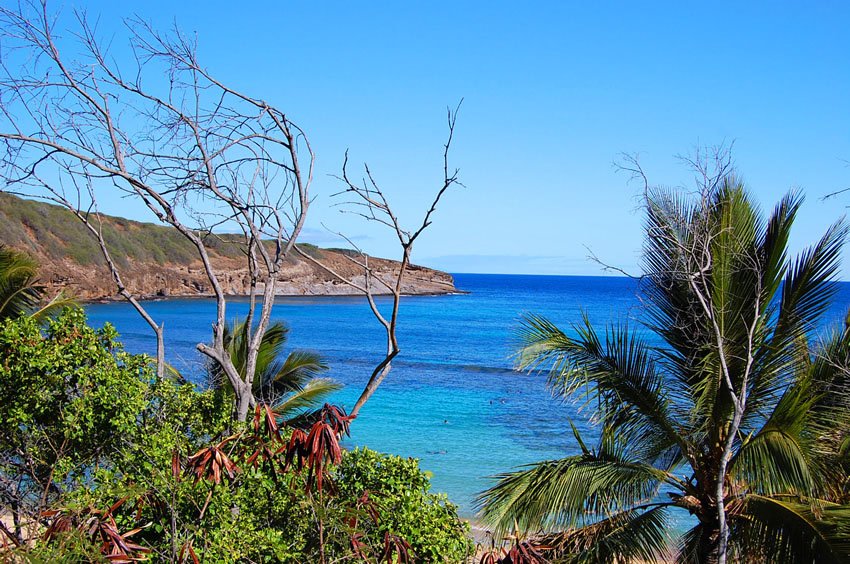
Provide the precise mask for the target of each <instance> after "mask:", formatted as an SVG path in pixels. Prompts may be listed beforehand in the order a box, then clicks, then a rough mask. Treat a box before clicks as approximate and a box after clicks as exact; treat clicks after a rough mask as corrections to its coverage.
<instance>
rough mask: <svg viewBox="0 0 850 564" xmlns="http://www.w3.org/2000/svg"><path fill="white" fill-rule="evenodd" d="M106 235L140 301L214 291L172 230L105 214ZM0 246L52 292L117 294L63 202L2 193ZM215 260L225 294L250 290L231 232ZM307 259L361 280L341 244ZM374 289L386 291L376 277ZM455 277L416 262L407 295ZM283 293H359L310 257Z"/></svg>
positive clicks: (214, 244)
mask: <svg viewBox="0 0 850 564" xmlns="http://www.w3.org/2000/svg"><path fill="white" fill-rule="evenodd" d="M103 233H104V238H105V239H106V241H107V243H108V246H109V248H110V251H111V253H112V255H113V258H114V259H115V260H116V262H117V263H118V267H119V269H120V272H121V276H122V279H123V281H124V284H125V285H126V286H127V288H128V289H129V290H130V291H131V292H132V293H134V294H135V295H137V296H140V297H143V298H156V297H178V296H209V295H212V289H211V286H210V283H209V280H208V279H207V276H206V273H205V272H204V269H203V266H202V264H201V262H200V260H199V259H198V258H197V254H196V251H195V249H194V247H193V246H192V245H191V244H190V243H189V242H188V241H187V240H186V239H184V238H183V237H182V236H181V235H180V234H179V233H177V232H176V230H174V229H173V228H170V227H165V226H161V225H155V224H151V223H142V222H137V221H131V220H128V219H124V218H120V217H110V216H104V217H103ZM0 244H3V245H7V246H9V247H12V248H15V249H18V250H20V251H24V252H26V253H27V254H29V255H30V256H32V257H33V258H35V259H36V260H37V261H38V262H39V263H40V265H41V267H40V274H39V279H40V283H41V284H43V285H44V286H46V288H47V290H48V293H50V294H54V293H56V292H58V291H59V290H62V291H64V292H66V293H67V294H69V295H72V296H74V297H76V298H78V299H81V300H109V299H118V298H119V297H118V296H116V286H115V282H114V281H113V279H112V276H111V275H110V272H109V270H108V268H107V266H106V263H105V261H104V260H103V257H102V256H101V254H100V250H99V248H98V245H97V241H96V239H95V238H94V237H93V236H92V234H91V233H90V232H89V231H88V230H87V229H86V228H85V226H84V225H83V224H82V222H80V221H79V220H78V219H77V218H75V217H74V216H73V214H71V212H69V211H68V210H66V209H64V208H61V207H59V206H54V205H50V204H46V203H43V202H35V201H31V200H24V199H21V198H17V197H15V196H11V195H9V194H2V193H0ZM208 246H209V248H210V256H211V258H212V263H213V265H214V267H215V270H216V272H217V273H218V276H219V280H220V282H221V284H222V285H223V287H224V289H225V292H227V293H228V294H230V295H247V294H248V292H249V279H248V271H247V267H246V264H245V259H244V256H243V253H242V251H241V249H240V248H238V245H237V244H235V243H234V242H233V241H232V240H230V241H229V240H228V237H227V236H226V235H221V236H216V237H215V239H212V238H211V239H210V240H209V244H208ZM301 247H302V249H303V250H304V251H305V252H307V253H309V254H310V256H312V257H313V258H315V259H316V260H318V261H320V262H321V263H322V264H324V265H326V266H328V267H330V268H331V269H332V270H334V271H335V272H337V273H339V274H341V275H343V276H345V277H347V278H351V279H353V280H354V281H356V282H357V283H359V284H361V285H362V284H363V282H364V273H363V269H362V268H361V267H360V266H358V265H357V264H355V263H354V262H352V261H351V260H350V259H349V258H348V257H347V256H346V254H350V253H351V251H347V250H344V249H320V248H318V247H315V246H313V245H302V246H301ZM369 265H370V267H371V268H372V270H373V272H374V273H375V275H376V276H378V277H380V278H382V279H384V280H386V281H387V282H389V281H391V280H392V281H393V282H394V280H395V276H396V273H397V272H398V268H399V263H398V262H396V261H392V260H387V259H380V258H374V257H370V258H369ZM372 286H373V289H374V291H375V293H376V294H382V293H384V294H385V293H388V290H387V289H386V288H384V287H383V286H382V285H381V284H380V282H377V281H374V282H373V284H372ZM456 291H457V289H456V288H455V286H454V281H453V279H452V277H451V275H449V274H447V273H445V272H441V271H438V270H433V269H430V268H425V267H421V266H414V265H411V266H410V267H409V268H408V271H407V273H406V274H405V277H404V284H403V286H402V292H403V293H404V294H408V295H426V294H447V293H453V292H456ZM276 293H277V295H279V296H340V295H356V294H358V293H359V291H358V290H357V289H355V288H352V287H351V286H349V285H347V284H344V283H342V282H340V281H339V280H338V279H336V278H335V277H334V276H332V275H331V274H329V273H328V272H327V271H325V270H324V269H322V268H320V267H319V266H317V265H315V264H313V262H311V261H308V260H306V259H303V258H300V257H297V256H292V257H290V258H288V259H287V261H286V264H285V267H284V269H283V271H282V273H281V276H280V279H279V282H278V284H277V290H276Z"/></svg>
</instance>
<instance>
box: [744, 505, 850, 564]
mask: <svg viewBox="0 0 850 564" xmlns="http://www.w3.org/2000/svg"><path fill="white" fill-rule="evenodd" d="M730 517H731V528H732V536H731V542H732V543H733V544H734V545H736V546H735V548H736V550H737V551H738V552H739V553H740V554H746V555H751V556H752V557H759V556H760V557H762V558H767V559H768V560H769V561H771V562H787V563H788V564H795V563H800V564H802V563H806V564H810V563H812V562H816V563H818V564H841V563H846V562H848V561H850V506H848V505H832V504H830V505H826V506H824V507H823V508H821V509H820V510H819V511H818V513H816V512H815V511H814V510H813V509H812V507H811V505H809V504H804V503H800V502H798V501H791V500H790V499H789V500H787V501H785V500H781V499H778V498H770V497H765V496H757V495H749V496H747V497H745V498H744V499H743V500H741V501H740V502H738V503H737V504H736V505H735V506H733V507H730Z"/></svg>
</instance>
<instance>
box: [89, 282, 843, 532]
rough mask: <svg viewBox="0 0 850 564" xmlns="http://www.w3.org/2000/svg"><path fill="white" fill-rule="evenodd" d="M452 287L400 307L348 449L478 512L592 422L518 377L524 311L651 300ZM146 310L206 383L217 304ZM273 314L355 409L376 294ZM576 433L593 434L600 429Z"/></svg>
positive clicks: (371, 353)
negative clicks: (206, 345)
mask: <svg viewBox="0 0 850 564" xmlns="http://www.w3.org/2000/svg"><path fill="white" fill-rule="evenodd" d="M455 282H456V285H457V287H458V288H459V289H462V290H465V291H467V292H469V293H468V294H457V295H448V296H423V297H406V298H404V299H403V301H402V304H401V313H400V322H399V330H398V337H399V342H400V346H401V353H400V355H399V356H398V358H397V360H396V361H395V362H394V363H393V371H392V372H391V373H390V375H389V376H388V377H387V379H386V380H385V381H384V383H383V384H382V386H381V387H380V388H379V389H378V391H377V392H376V394H375V395H374V396H373V397H372V399H371V400H370V401H369V403H367V404H366V406H365V407H364V408H363V410H362V411H361V412H360V416H359V417H358V418H357V420H356V421H355V422H354V423H353V425H352V437H351V439H350V440H348V442H347V444H348V445H349V446H354V445H368V446H369V447H370V448H373V449H376V450H380V451H384V452H391V453H395V454H400V455H403V456H412V457H415V458H418V459H420V461H421V466H422V467H423V468H424V469H426V470H428V471H430V472H432V473H433V477H432V484H433V489H434V490H436V491H442V492H446V493H447V494H448V495H449V498H450V499H451V500H452V501H454V502H455V503H457V504H458V505H459V506H460V510H461V513H462V515H464V516H466V517H472V515H473V513H474V509H473V498H474V497H475V494H476V493H477V492H479V491H481V490H483V489H485V488H486V487H487V486H488V485H489V484H491V483H492V480H491V479H490V478H489V477H490V476H493V475H494V474H497V473H499V472H504V471H508V470H511V469H513V468H516V467H517V466H520V465H523V464H528V463H531V462H535V461H538V460H543V459H550V458H560V457H562V456H564V455H566V454H570V453H575V452H576V451H577V449H578V448H577V445H576V444H575V439H574V438H573V435H572V433H571V431H570V428H569V425H568V422H567V418H568V417H575V418H576V422H577V423H581V422H583V421H584V419H583V418H582V417H581V415H578V416H576V408H575V406H573V405H571V404H565V403H564V402H563V401H562V400H559V399H554V398H552V397H551V396H550V394H549V392H548V391H547V390H546V388H545V385H544V384H545V379H544V377H543V376H540V375H527V374H520V373H517V372H515V371H513V370H512V367H513V363H514V359H513V355H514V353H515V351H516V331H517V329H518V326H519V319H520V317H521V316H522V315H523V314H524V313H531V312H533V313H537V314H541V315H544V316H546V317H548V318H549V319H550V320H552V321H554V322H555V323H557V324H559V325H560V326H562V327H563V328H565V329H567V328H568V327H569V326H570V325H571V324H573V323H577V322H579V321H580V319H581V315H582V312H585V313H586V314H587V315H588V316H589V318H590V320H591V321H592V322H593V323H594V324H597V325H598V326H600V327H601V325H602V324H604V323H607V322H611V321H615V322H616V321H623V320H626V319H634V318H638V317H639V316H640V313H641V305H640V301H639V299H638V297H637V296H636V289H637V284H636V282H635V281H633V280H630V279H628V278H621V277H583V276H521V275H491V274H456V275H455ZM379 303H381V305H382V306H384V307H386V306H387V305H388V303H389V302H388V301H386V300H379ZM848 304H850V283H841V284H840V291H839V295H838V299H837V300H836V301H835V303H834V304H833V307H832V309H831V310H830V311H829V312H828V314H827V315H826V316H825V319H824V324H829V323H837V322H840V321H841V320H842V319H843V318H844V313H845V312H846V310H847V307H848ZM146 307H147V309H148V311H149V312H150V313H151V315H152V316H153V318H154V319H156V320H158V321H160V322H165V329H166V332H165V335H166V356H167V360H168V361H169V362H170V363H172V364H173V365H174V366H175V367H176V368H177V369H179V370H180V371H181V372H182V373H183V374H184V375H186V376H187V377H189V378H190V379H193V380H195V381H199V382H200V381H202V378H203V376H202V374H203V370H202V366H203V361H202V359H201V357H200V355H199V353H197V352H196V349H195V345H196V344H197V343H198V342H202V341H208V340H209V339H210V336H211V324H212V321H213V319H214V316H215V303H214V301H213V300H209V299H198V298H194V299H168V300H162V301H154V302H148V303H146ZM246 308H247V302H246V301H244V300H234V301H233V302H232V303H231V305H230V306H229V308H228V317H230V318H232V317H235V316H241V315H244V314H245V312H246ZM86 309H87V311H88V314H89V317H90V321H91V322H92V324H94V325H96V326H99V325H101V324H102V323H104V322H106V321H109V322H111V323H112V324H113V325H115V326H116V327H117V329H118V331H119V332H120V334H121V338H122V341H123V342H124V344H125V347H126V348H127V350H129V351H131V352H147V353H153V352H154V347H155V342H154V339H153V337H152V333H151V332H150V330H149V328H148V327H147V325H145V323H144V322H143V321H142V320H141V318H140V317H139V316H138V315H137V314H136V312H135V311H134V310H133V309H132V308H131V307H130V306H129V305H128V304H126V303H123V302H118V303H110V304H90V305H87V306H86ZM273 317H274V319H280V320H283V321H285V322H286V323H287V324H288V325H289V326H290V328H291V332H290V338H289V343H290V346H291V347H292V348H302V349H310V350H314V351H317V352H319V353H321V354H322V355H324V357H325V358H326V360H327V361H328V363H329V364H330V366H331V370H330V373H329V375H330V376H331V377H332V378H335V379H336V380H338V381H339V382H341V383H342V384H344V385H345V389H344V390H343V391H341V392H340V393H339V395H338V396H337V397H335V398H334V401H335V402H337V403H341V404H342V405H344V406H346V407H347V408H350V406H351V405H353V403H354V401H355V400H356V398H357V397H358V396H359V394H360V391H361V390H362V388H363V386H364V385H365V384H366V381H367V380H368V377H369V374H370V373H371V370H372V367H373V366H374V365H375V363H377V362H378V361H380V359H381V351H382V350H384V349H385V342H384V333H383V328H382V327H381V326H380V325H379V324H378V323H377V321H375V319H374V318H373V317H372V314H371V312H370V310H369V307H368V305H367V303H366V301H365V299H364V298H361V297H340V298H337V297H319V298H282V299H278V300H277V302H276V305H275V308H274V312H273ZM579 427H580V429H581V430H583V431H584V432H586V433H588V435H589V436H591V437H592V436H593V431H592V428H589V427H584V425H580V426H579ZM582 427H584V428H583V429H582Z"/></svg>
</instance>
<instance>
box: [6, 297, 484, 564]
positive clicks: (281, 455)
mask: <svg viewBox="0 0 850 564" xmlns="http://www.w3.org/2000/svg"><path fill="white" fill-rule="evenodd" d="M231 402H232V400H231V399H230V397H229V396H227V394H224V393H221V392H220V391H216V390H207V391H198V390H197V389H196V388H195V387H194V386H193V385H191V384H185V383H180V382H178V381H174V380H170V379H163V380H156V379H155V378H154V371H153V370H152V365H151V359H150V358H148V357H146V356H143V355H130V354H128V353H126V352H124V351H123V349H122V347H121V345H120V343H119V342H118V340H117V334H116V332H115V330H114V329H113V328H112V327H111V326H109V325H107V326H105V327H104V328H103V329H100V330H95V329H92V328H91V327H89V326H88V325H87V324H86V318H85V314H84V313H83V312H82V311H81V310H79V309H67V310H65V311H64V312H63V313H62V314H61V315H60V316H59V317H58V318H56V319H55V320H53V321H51V322H50V323H49V324H48V325H47V326H39V325H38V324H37V323H36V322H35V321H34V320H32V319H29V318H26V317H21V318H17V319H14V320H8V321H6V322H3V323H0V484H2V485H3V491H2V494H3V495H4V496H5V500H10V501H6V506H5V507H4V510H7V511H10V512H11V513H14V517H15V518H14V521H15V522H16V523H19V524H20V526H16V527H14V529H15V530H14V531H13V535H12V536H15V535H17V538H16V541H17V543H18V544H20V545H21V546H20V547H19V548H18V549H16V551H15V554H14V556H12V560H13V561H27V562H77V561H107V560H108V559H109V558H112V559H113V560H114V559H118V560H121V559H122V558H124V559H130V558H142V557H145V558H147V559H149V560H152V561H162V562H169V561H175V560H177V561H180V560H182V561H192V560H193V559H194V558H199V559H201V560H203V561H205V562H233V561H250V562H292V561H295V562H313V561H322V560H324V561H331V560H340V559H346V560H355V559H368V560H369V561H374V560H381V561H386V560H387V559H388V558H393V557H394V556H399V555H400V554H404V553H407V554H409V556H411V557H412V560H413V561H417V562H443V561H449V562H459V561H462V560H464V558H465V556H466V555H468V554H469V553H470V551H471V549H472V547H471V544H470V541H469V540H468V538H467V532H468V526H466V525H465V524H464V523H462V522H461V521H460V520H459V519H458V517H457V513H456V508H455V506H453V505H452V504H450V503H448V501H447V500H446V497H445V496H444V495H435V494H431V493H429V487H430V485H429V482H428V477H427V476H426V474H425V473H423V472H422V471H421V470H419V466H418V463H417V462H416V461H415V460H405V459H402V458H399V457H397V456H387V455H382V454H378V453H375V452H373V451H370V450H356V451H353V452H351V453H347V454H345V455H344V456H342V457H341V458H340V456H341V455H340V450H339V445H338V443H337V440H338V437H339V436H340V435H341V434H344V433H345V432H346V430H347V425H348V418H347V417H346V416H345V415H344V413H342V412H341V411H339V410H337V409H336V408H333V407H332V406H326V407H325V408H324V409H323V410H322V411H321V412H320V413H321V415H319V416H318V417H319V419H318V420H312V421H308V422H306V423H305V425H308V427H305V428H303V429H302V428H298V427H290V426H283V423H282V422H280V421H278V420H277V417H276V416H275V415H274V414H273V412H272V411H271V410H266V409H265V408H258V411H257V415H256V417H255V419H254V421H253V422H252V423H251V424H249V425H248V426H243V427H240V426H237V425H235V424H234V423H232V421H231V419H230V412H231V408H232V403H231ZM314 437H315V440H314ZM208 452H209V453H214V454H215V456H211V457H206V458H205V456H204V454H205V453H208ZM193 453H194V455H193ZM317 453H318V456H317ZM225 459H226V461H225ZM331 463H335V464H338V466H336V467H334V466H332V464H331ZM322 477H324V487H323V484H322V479H321V478H322ZM10 484H18V486H17V489H15V488H14V487H12V486H10ZM21 484H23V486H22V485H21ZM367 492H368V493H367ZM364 494H366V495H364ZM45 510H47V511H45ZM181 554H182V556H181ZM4 556H5V555H4ZM10 556H11V555H10Z"/></svg>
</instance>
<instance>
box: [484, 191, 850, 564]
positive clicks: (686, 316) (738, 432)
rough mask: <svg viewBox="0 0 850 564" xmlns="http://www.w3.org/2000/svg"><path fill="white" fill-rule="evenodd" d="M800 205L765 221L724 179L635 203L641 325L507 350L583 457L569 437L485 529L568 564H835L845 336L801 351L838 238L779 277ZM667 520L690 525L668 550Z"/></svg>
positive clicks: (490, 511) (558, 336) (847, 413)
mask: <svg viewBox="0 0 850 564" xmlns="http://www.w3.org/2000/svg"><path fill="white" fill-rule="evenodd" d="M801 202H802V199H801V198H800V197H798V196H795V195H793V194H789V195H787V196H786V197H785V198H783V199H782V201H781V202H780V203H779V204H778V205H777V206H776V208H775V210H774V211H773V213H772V215H771V216H770V217H769V218H768V219H767V220H766V221H765V219H764V218H763V217H762V215H761V214H760V213H759V211H758V210H757V209H756V207H755V206H754V205H753V203H752V202H751V201H750V199H749V198H748V196H747V194H746V192H745V189H744V187H743V185H742V184H741V183H739V182H738V181H737V180H736V179H735V178H734V177H733V176H725V177H724V178H722V179H720V180H719V181H718V183H717V184H716V185H715V186H714V187H713V188H710V189H706V190H704V191H703V192H702V193H701V194H700V195H699V196H698V197H697V198H696V199H695V200H690V199H688V198H686V197H682V196H680V195H678V194H676V193H675V192H671V191H666V190H662V189H653V190H648V191H647V195H646V214H647V217H646V223H645V228H646V242H645V247H644V271H645V272H646V274H645V276H644V277H642V279H641V283H640V285H639V288H640V292H641V296H642V298H643V300H644V303H645V310H644V316H643V317H641V320H642V321H641V322H639V323H638V324H637V326H635V325H634V324H632V325H630V324H629V323H627V322H622V323H618V324H613V325H611V326H609V327H607V328H606V329H605V331H604V334H600V333H598V332H597V331H596V329H595V328H594V327H592V326H591V324H590V323H589V321H588V320H587V318H585V319H584V320H583V321H582V322H581V323H579V324H576V325H574V326H573V328H572V331H571V332H564V331H562V330H560V329H559V328H558V327H556V326H555V325H554V324H552V323H551V322H549V321H548V320H546V319H543V318H541V317H537V316H529V317H527V318H526V319H525V320H524V323H523V328H522V332H521V333H522V337H523V339H524V346H523V347H522V349H521V351H520V354H519V358H520V367H521V368H522V369H527V370H543V371H545V372H546V373H547V374H548V385H549V387H550V388H551V390H552V391H553V392H554V393H556V394H559V395H563V396H564V397H571V398H574V399H575V398H578V399H579V400H580V401H581V402H582V405H583V407H584V408H585V410H587V411H589V416H590V418H591V421H593V422H595V423H597V424H598V426H599V436H598V439H597V440H596V442H595V445H591V446H588V443H589V441H587V440H586V439H585V437H582V436H581V434H580V433H579V432H578V430H577V428H576V426H575V425H573V424H572V421H571V422H570V424H571V426H572V432H573V434H574V436H575V439H576V442H577V443H578V448H579V449H580V453H579V454H576V455H574V456H569V457H567V458H563V459H560V460H549V461H544V462H539V463H537V464H533V465H531V466H530V467H526V468H524V469H520V470H518V471H514V472H510V473H506V474H502V475H500V476H499V477H498V478H499V479H498V482H497V483H496V484H495V485H494V486H493V487H492V488H491V489H489V490H487V491H485V492H484V493H482V494H481V495H480V497H479V507H480V509H481V516H482V519H483V520H484V521H485V522H487V523H489V524H491V525H494V526H495V527H497V528H498V529H499V530H501V531H506V530H512V529H513V528H514V527H515V526H517V527H520V528H522V529H525V530H527V531H540V532H542V534H541V536H540V541H541V542H542V543H543V544H547V545H549V546H552V547H554V550H553V552H552V553H551V554H553V555H555V557H556V558H558V559H562V560H564V561H568V562H635V561H642V562H646V561H656V560H658V559H661V558H664V559H669V558H670V554H671V551H672V552H675V553H676V554H677V556H676V559H677V562H718V561H724V560H725V559H726V557H727V555H728V558H729V559H730V560H736V561H747V562H790V563H794V562H806V563H812V562H836V563H837V562H848V561H850V505H848V502H850V495H848V483H850V482H848V477H850V473H848V470H850V379H848V377H847V376H846V374H847V373H848V372H847V370H848V368H850V329H847V328H845V329H844V331H843V332H837V333H836V334H835V335H832V336H831V337H829V338H828V339H827V340H825V341H824V342H823V343H821V344H820V345H812V344H811V343H810V342H809V339H810V336H811V335H812V334H813V332H814V330H815V328H816V327H817V324H818V320H819V317H820V315H821V314H822V313H823V312H824V310H825V309H826V307H827V306H828V304H829V302H830V299H831V297H832V296H833V295H834V293H835V291H836V286H835V284H834V283H832V282H831V281H832V279H833V277H834V275H835V273H836V271H837V268H838V259H839V252H840V248H841V245H842V243H843V241H844V239H845V237H846V235H847V229H846V227H845V226H844V225H843V224H841V223H839V224H836V225H833V226H832V227H830V228H829V229H828V230H827V232H826V234H825V235H824V236H823V237H822V238H821V239H820V241H819V242H818V243H817V244H816V245H814V246H813V247H811V248H809V249H808V250H806V251H804V252H803V253H802V254H800V255H799V256H798V257H797V258H796V259H795V260H793V261H792V260H789V258H788V256H787V243H788V237H789V233H790V229H791V225H792V224H793V222H794V218H795V216H796V214H797V211H798V209H799V206H800V204H801ZM718 494H719V495H718ZM675 509H682V510H685V511H687V512H689V513H690V514H691V515H693V516H694V517H695V523H696V524H695V525H694V526H693V528H691V529H690V530H689V531H687V532H686V533H685V534H684V535H682V536H681V537H680V538H678V539H676V542H675V543H673V542H671V538H670V536H669V533H668V529H669V525H670V522H669V517H670V513H671V510H675Z"/></svg>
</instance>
